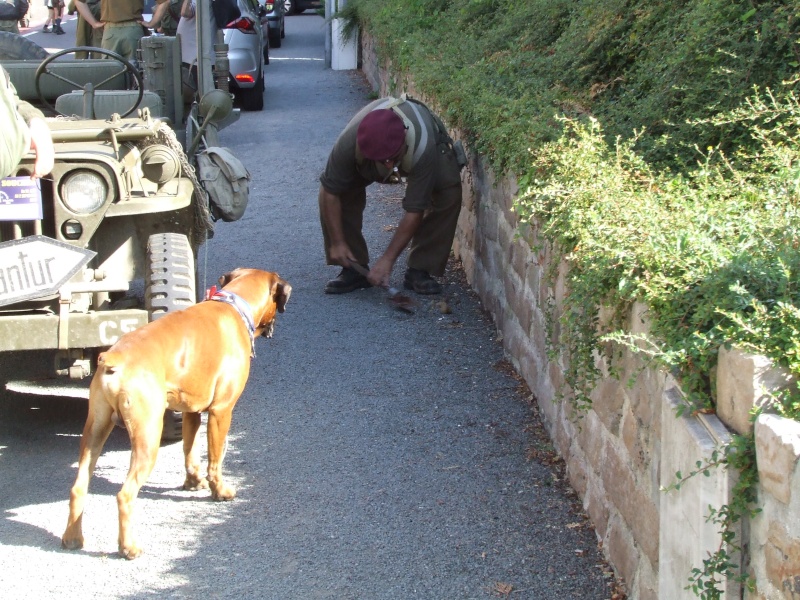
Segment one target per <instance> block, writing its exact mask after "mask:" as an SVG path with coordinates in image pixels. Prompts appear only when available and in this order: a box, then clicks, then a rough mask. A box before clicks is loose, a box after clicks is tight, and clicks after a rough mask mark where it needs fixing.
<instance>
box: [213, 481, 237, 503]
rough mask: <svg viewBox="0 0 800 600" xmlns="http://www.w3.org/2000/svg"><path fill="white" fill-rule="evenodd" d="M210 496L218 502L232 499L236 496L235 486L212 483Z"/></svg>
mask: <svg viewBox="0 0 800 600" xmlns="http://www.w3.org/2000/svg"><path fill="white" fill-rule="evenodd" d="M211 497H212V498H214V500H217V501H218V502H222V501H225V500H233V499H234V498H235V497H236V488H235V487H233V486H232V485H228V484H226V483H218V484H216V485H213V484H212V485H211Z"/></svg>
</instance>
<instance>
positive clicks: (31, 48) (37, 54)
mask: <svg viewBox="0 0 800 600" xmlns="http://www.w3.org/2000/svg"><path fill="white" fill-rule="evenodd" d="M48 56H50V54H49V53H48V52H47V50H45V49H44V48H42V47H41V46H40V45H39V44H37V43H35V42H32V41H31V40H29V39H28V38H25V37H22V36H21V35H17V34H16V33H11V32H10V31H0V60H34V59H35V60H43V59H45V58H47V57H48Z"/></svg>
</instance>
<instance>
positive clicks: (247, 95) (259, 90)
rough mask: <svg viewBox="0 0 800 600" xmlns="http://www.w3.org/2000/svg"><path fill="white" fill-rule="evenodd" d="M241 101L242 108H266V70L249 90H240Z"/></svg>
mask: <svg viewBox="0 0 800 600" xmlns="http://www.w3.org/2000/svg"><path fill="white" fill-rule="evenodd" d="M239 101H240V102H241V103H242V110H248V111H258V110H264V70H263V69H262V70H261V74H260V75H259V77H258V81H256V84H255V85H254V86H253V87H252V88H250V89H248V90H239Z"/></svg>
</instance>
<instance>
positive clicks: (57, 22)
mask: <svg viewBox="0 0 800 600" xmlns="http://www.w3.org/2000/svg"><path fill="white" fill-rule="evenodd" d="M54 2H55V3H56V5H55V7H54V8H53V12H54V20H53V33H56V34H58V35H64V34H65V33H66V31H64V30H63V29H62V28H61V15H62V14H63V13H64V3H63V0H54Z"/></svg>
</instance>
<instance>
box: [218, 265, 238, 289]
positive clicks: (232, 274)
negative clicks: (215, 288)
mask: <svg viewBox="0 0 800 600" xmlns="http://www.w3.org/2000/svg"><path fill="white" fill-rule="evenodd" d="M241 276H242V269H241V268H239V269H234V270H233V271H228V272H227V273H225V275H222V276H221V277H220V278H219V287H225V286H226V285H228V284H229V283H230V282H231V281H233V280H234V279H236V278H237V277H241Z"/></svg>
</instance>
